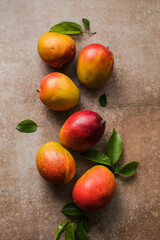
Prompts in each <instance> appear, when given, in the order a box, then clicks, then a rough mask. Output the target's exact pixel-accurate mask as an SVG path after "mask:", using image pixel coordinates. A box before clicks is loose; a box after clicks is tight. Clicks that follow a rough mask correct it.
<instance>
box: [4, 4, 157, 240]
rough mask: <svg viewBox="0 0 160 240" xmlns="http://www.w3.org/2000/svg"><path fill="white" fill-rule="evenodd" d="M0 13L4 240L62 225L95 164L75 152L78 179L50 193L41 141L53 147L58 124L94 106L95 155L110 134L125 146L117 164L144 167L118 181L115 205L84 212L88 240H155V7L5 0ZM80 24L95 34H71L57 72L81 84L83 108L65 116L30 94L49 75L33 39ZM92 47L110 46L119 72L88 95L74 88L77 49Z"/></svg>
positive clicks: (45, 233)
mask: <svg viewBox="0 0 160 240" xmlns="http://www.w3.org/2000/svg"><path fill="white" fill-rule="evenodd" d="M0 12H1V16H0V30H1V34H0V55H1V59H0V63H1V64H0V65H1V70H0V73H1V75H0V76H1V84H0V88H1V91H0V126H1V127H0V137H1V144H0V152H1V158H0V239H1V240H9V239H12V240H50V239H53V236H54V233H55V231H56V227H57V225H58V224H59V223H60V222H61V221H62V220H64V219H65V216H63V214H62V213H60V210H61V208H62V207H63V205H64V204H65V203H67V202H70V201H71V190H72V187H73V185H74V182H75V181H76V179H78V177H79V176H81V175H82V174H83V173H84V172H85V170H87V169H88V168H89V167H91V166H93V164H92V163H90V162H89V161H87V160H84V159H82V158H81V157H80V156H79V153H77V152H74V153H73V155H74V157H75V159H76V162H77V174H76V176H75V178H74V180H73V181H72V182H71V183H70V184H68V185H66V186H63V187H55V186H52V185H50V184H48V183H47V182H46V181H45V180H43V179H42V178H41V177H40V175H39V174H38V171H37V170H36V165H35V156H36V153H37V151H38V149H39V148H40V146H41V145H42V144H44V143H46V142H48V141H58V135H59V130H60V128H61V125H62V124H63V123H64V121H65V120H66V119H67V117H68V116H70V115H71V113H73V112H75V111H77V110H80V109H90V110H94V111H97V112H98V113H99V114H100V115H102V116H103V118H104V119H105V120H106V122H107V125H106V126H107V127H106V131H105V134H104V137H103V139H102V140H101V141H100V142H99V143H98V144H97V146H96V148H98V149H101V150H103V151H106V143H107V141H108V139H109V136H110V134H111V132H112V128H113V127H115V128H116V130H117V131H118V132H119V134H120V135H121V138H122V140H123V148H124V150H123V155H122V157H121V161H123V163H127V162H129V161H140V166H139V168H138V171H137V174H136V175H135V176H134V177H131V178H129V179H126V180H124V179H122V178H117V191H116V195H115V197H114V199H113V201H112V202H111V203H110V204H109V205H108V206H107V207H106V208H105V209H104V210H102V211H100V212H97V213H92V214H90V215H89V216H90V219H91V227H90V232H89V237H90V239H91V240H106V239H110V240H129V239H130V240H153V239H154V240H158V239H159V237H158V236H159V235H160V232H159V229H160V217H159V216H160V212H159V209H160V208H159V199H160V194H159V179H158V178H159V172H160V167H159V156H160V138H159V133H160V81H159V80H160V79H159V76H160V67H159V62H160V44H159V40H160V14H159V12H160V1H159V0H145V1H141V0H135V1H132V0H123V1H122V0H106V1H105V0H103V1H102V0H92V1H89V0H81V1H75V0H70V1H65V0H59V1H55V0H52V1H51V0H48V1H45V0H37V1H29V0H22V1H18V0H14V1H9V0H1V3H0ZM82 17H87V18H88V19H89V20H90V22H91V28H92V30H93V31H97V34H96V35H94V36H88V35H86V34H84V35H82V36H77V37H74V39H75V42H76V46H77V54H76V57H75V59H74V61H73V62H72V64H70V65H69V66H68V67H67V68H66V69H65V70H63V71H62V72H64V73H65V74H66V75H68V76H69V77H71V78H72V79H73V80H74V82H75V83H76V85H77V86H79V87H80V91H81V102H80V104H79V105H78V106H77V107H75V108H74V109H73V110H71V111H68V112H64V113H63V112H62V113H57V112H53V111H51V110H49V109H47V108H46V107H45V106H43V104H42V103H41V101H40V100H39V97H38V95H37V93H36V91H35V90H36V88H38V87H39V84H40V81H41V79H42V78H43V77H44V76H45V75H46V74H48V73H50V72H52V71H54V69H52V68H51V67H49V66H47V65H46V64H45V63H44V62H42V60H41V59H40V57H39V56H38V53H37V41H38V38H39V37H40V35H41V34H43V33H44V32H46V31H48V30H49V28H50V27H51V26H52V25H54V24H56V23H58V22H60V21H62V20H70V21H76V22H78V23H80V22H81V18H82ZM95 42H97V43H101V44H104V45H106V46H109V47H110V50H111V51H112V52H113V54H114V57H115V68H114V73H113V76H112V78H111V79H110V81H109V82H108V83H107V84H106V85H105V86H104V87H103V88H101V89H98V90H88V89H86V88H85V87H83V86H82V85H81V84H80V83H79V82H78V79H77V76H76V61H77V56H78V53H79V52H80V50H81V49H82V48H83V47H84V46H86V45H87V44H90V43H95ZM104 92H105V93H106V94H107V96H108V106H107V107H106V108H101V107H100V106H99V104H98V98H99V96H100V95H101V94H102V93H104ZM26 118H30V119H33V120H34V121H35V122H37V123H38V124H39V125H41V126H42V127H40V128H38V130H37V131H36V132H35V133H33V134H23V133H20V132H18V131H17V130H15V126H16V125H17V124H18V123H19V122H20V121H22V120H24V119H26ZM60 239H62V240H63V239H64V236H62V237H61V238H60Z"/></svg>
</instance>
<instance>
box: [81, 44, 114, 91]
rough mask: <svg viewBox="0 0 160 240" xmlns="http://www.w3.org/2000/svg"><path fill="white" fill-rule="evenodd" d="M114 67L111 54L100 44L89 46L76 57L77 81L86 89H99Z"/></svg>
mask: <svg viewBox="0 0 160 240" xmlns="http://www.w3.org/2000/svg"><path fill="white" fill-rule="evenodd" d="M113 66H114V58H113V54H112V52H111V51H110V50H109V49H107V48H106V47H104V46H103V45H101V44H97V43H96V44H90V45H88V46H86V47H85V48H83V49H82V51H81V52H80V54H79V57H78V63H77V74H78V78H79V81H80V82H81V83H82V84H83V85H84V86H86V87H88V88H99V87H101V86H103V85H104V84H105V83H106V82H107V81H108V80H109V78H110V77H111V75H112V72H113Z"/></svg>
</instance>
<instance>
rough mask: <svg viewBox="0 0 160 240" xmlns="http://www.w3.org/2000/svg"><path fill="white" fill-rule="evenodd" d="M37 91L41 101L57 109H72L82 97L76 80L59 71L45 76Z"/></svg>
mask: <svg viewBox="0 0 160 240" xmlns="http://www.w3.org/2000/svg"><path fill="white" fill-rule="evenodd" d="M37 91H38V92H39V97H40V99H41V101H42V102H43V103H44V104H45V105H46V106H47V107H49V108H50V109H52V110H56V111H65V110H68V109H71V108H73V107H74V106H75V105H77V104H78V102H79V99H80V92H79V89H78V88H77V86H76V85H75V84H74V82H73V81H72V80H71V79H70V78H69V77H67V76H66V75H64V74H62V73H59V72H54V73H50V74H48V75H47V76H46V77H44V78H43V79H42V81H41V84H40V88H39V89H38V90H37Z"/></svg>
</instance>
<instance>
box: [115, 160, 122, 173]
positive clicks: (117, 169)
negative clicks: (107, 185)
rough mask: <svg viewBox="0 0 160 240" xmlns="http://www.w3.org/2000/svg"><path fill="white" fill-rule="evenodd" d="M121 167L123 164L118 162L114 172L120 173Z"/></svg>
mask: <svg viewBox="0 0 160 240" xmlns="http://www.w3.org/2000/svg"><path fill="white" fill-rule="evenodd" d="M121 168H122V164H119V163H116V164H115V165H114V174H118V173H119V171H120V170H121Z"/></svg>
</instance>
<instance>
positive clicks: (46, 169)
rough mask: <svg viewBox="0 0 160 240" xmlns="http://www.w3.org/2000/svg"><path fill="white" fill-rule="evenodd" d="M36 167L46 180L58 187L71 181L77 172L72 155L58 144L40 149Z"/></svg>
mask: <svg viewBox="0 0 160 240" xmlns="http://www.w3.org/2000/svg"><path fill="white" fill-rule="evenodd" d="M36 165H37V169H38V171H39V173H40V175H41V176H42V177H43V178H44V179H45V180H47V181H48V182H51V183H54V184H58V185H64V184H66V183H68V182H69V181H71V179H72V178H73V177H74V175H75V172H76V163H75V160H74V159H73V157H72V155H71V154H70V152H69V151H68V150H66V149H65V148H64V147H62V146H61V145H60V144H59V143H57V142H48V143H46V144H44V145H43V146H42V147H41V148H40V149H39V151H38V153H37V156H36Z"/></svg>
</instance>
